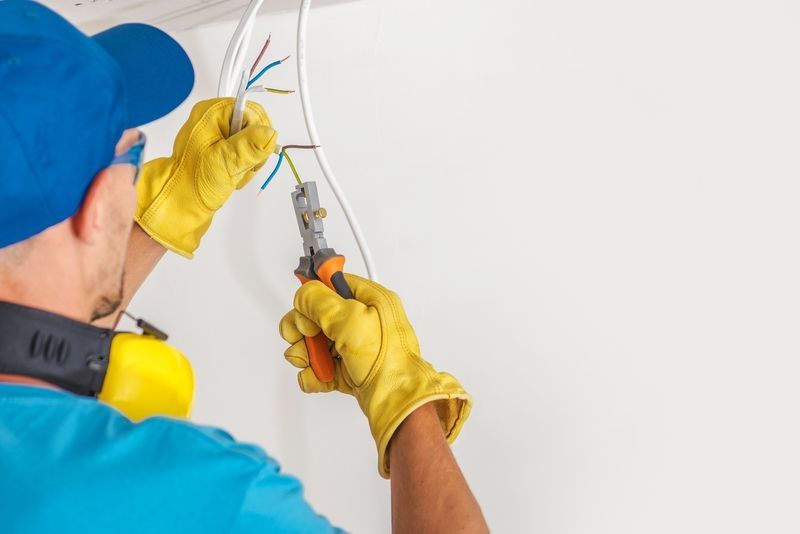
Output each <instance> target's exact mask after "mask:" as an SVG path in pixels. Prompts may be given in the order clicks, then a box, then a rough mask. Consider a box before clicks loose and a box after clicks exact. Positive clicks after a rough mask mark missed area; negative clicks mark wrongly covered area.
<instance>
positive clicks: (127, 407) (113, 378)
mask: <svg viewBox="0 0 800 534" xmlns="http://www.w3.org/2000/svg"><path fill="white" fill-rule="evenodd" d="M97 398H98V399H100V400H101V401H103V402H106V403H108V404H110V405H111V406H113V407H115V408H117V409H118V410H119V411H121V412H122V413H124V414H125V415H127V416H128V417H129V418H130V419H132V420H134V421H141V420H142V419H146V418H147V417H151V416H154V415H166V416H170V417H189V414H190V412H191V409H192V401H193V400H194V372H193V371H192V365H191V364H190V363H189V360H187V359H186V357H185V356H184V355H183V354H181V353H180V352H179V351H178V350H177V349H175V348H174V347H172V346H171V345H169V344H167V343H166V342H165V341H163V340H161V339H158V338H156V337H154V336H152V335H150V334H147V333H145V334H131V333H127V332H121V333H118V334H115V335H114V339H113V340H112V341H111V353H110V355H109V361H108V369H107V370H106V378H105V380H104V381H103V389H101V390H100V394H99V395H97Z"/></svg>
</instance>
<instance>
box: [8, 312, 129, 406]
mask: <svg viewBox="0 0 800 534" xmlns="http://www.w3.org/2000/svg"><path fill="white" fill-rule="evenodd" d="M113 338H114V331H113V330H108V329H105V328H97V327H95V326H92V325H90V324H86V323H82V322H79V321H73V320H72V319H68V318H66V317H62V316H60V315H55V314H53V313H48V312H45V311H42V310H36V309H33V308H27V307H25V306H19V305H17V304H10V303H7V302H0V374H11V375H22V376H28V377H32V378H37V379H39V380H44V381H45V382H49V383H51V384H53V385H55V386H58V387H60V388H63V389H65V390H67V391H71V392H73V393H77V394H79V395H86V396H91V397H95V396H97V394H98V393H100V390H102V388H103V381H104V380H105V377H106V370H107V369H108V359H109V353H110V351H111V341H112V339H113Z"/></svg>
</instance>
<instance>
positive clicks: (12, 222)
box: [0, 0, 194, 248]
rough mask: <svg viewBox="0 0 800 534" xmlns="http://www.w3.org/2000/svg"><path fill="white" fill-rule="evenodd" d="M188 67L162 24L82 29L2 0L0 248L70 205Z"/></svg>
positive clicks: (171, 102)
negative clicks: (85, 31) (92, 32)
mask: <svg viewBox="0 0 800 534" xmlns="http://www.w3.org/2000/svg"><path fill="white" fill-rule="evenodd" d="M193 85H194V69H193V68H192V64H191V61H190V60H189V57H188V56H187V55H186V52H184V50H183V48H181V46H180V45H179V44H178V43H177V42H175V40H173V39H172V38H171V37H169V36H168V35H167V34H165V33H164V32H162V31H161V30H159V29H157V28H154V27H152V26H147V25H145V24H123V25H121V26H116V27H114V28H111V29H109V30H106V31H104V32H102V33H99V34H97V35H94V36H92V37H88V36H87V35H85V34H83V33H82V32H81V31H80V30H78V29H77V28H76V27H74V26H73V25H72V24H70V23H69V22H67V21H66V20H65V19H63V18H62V17H61V16H60V15H58V14H56V13H55V12H53V11H51V10H50V9H48V8H46V7H44V6H42V5H41V4H38V3H36V2H31V1H27V0H0V248H2V247H5V246H8V245H11V244H14V243H17V242H20V241H23V240H25V239H28V238H29V237H32V236H34V235H36V234H38V233H39V232H41V231H43V230H45V229H47V228H49V227H50V226H53V225H55V224H58V223H59V222H61V221H63V220H65V219H67V218H69V217H71V216H72V215H74V214H75V212H77V210H78V208H79V207H80V205H81V202H82V201H83V198H84V195H85V194H86V190H87V189H88V188H89V185H90V184H91V182H92V180H93V179H94V177H95V176H96V175H97V174H98V173H99V172H100V171H101V170H102V169H104V168H106V167H108V166H109V164H110V163H111V160H112V159H113V158H114V150H115V147H116V145H117V142H118V141H119V139H120V137H121V136H122V132H123V131H124V130H126V129H128V128H134V127H137V126H141V125H143V124H146V123H148V122H150V121H153V120H155V119H158V118H159V117H162V116H164V115H166V114H167V113H169V112H170V111H172V110H173V109H175V108H176V107H178V105H180V104H181V102H183V101H184V100H185V99H186V97H187V96H188V95H189V93H190V92H191V90H192V86H193Z"/></svg>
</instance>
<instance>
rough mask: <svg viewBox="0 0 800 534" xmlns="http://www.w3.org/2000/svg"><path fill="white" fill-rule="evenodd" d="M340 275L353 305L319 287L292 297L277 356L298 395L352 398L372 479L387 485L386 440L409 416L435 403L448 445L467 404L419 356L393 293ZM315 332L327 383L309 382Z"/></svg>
mask: <svg viewBox="0 0 800 534" xmlns="http://www.w3.org/2000/svg"><path fill="white" fill-rule="evenodd" d="M345 276H346V278H347V283H348V284H349V285H350V287H351V288H352V290H353V294H354V295H355V299H354V300H346V299H343V298H342V297H340V296H339V295H337V294H336V293H335V292H334V291H331V290H330V289H328V288H327V287H326V286H325V285H324V284H322V282H319V281H314V282H309V283H307V284H304V285H303V286H302V287H301V288H300V289H299V290H298V291H297V294H296V296H295V299H294V309H293V310H292V311H290V312H289V313H287V314H286V315H285V316H284V318H283V320H281V324H280V332H281V336H282V337H283V339H285V340H286V341H287V342H289V343H291V344H292V346H291V347H289V348H288V349H287V350H286V353H285V356H286V359H287V360H288V361H289V363H291V364H292V365H294V366H295V367H299V368H301V369H302V370H301V371H300V372H299V373H298V375H297V379H298V382H299V383H300V388H301V389H302V390H303V391H305V392H306V393H322V392H328V391H334V390H337V391H341V392H342V393H347V394H350V395H353V396H354V397H355V398H356V400H357V401H358V404H359V406H361V410H362V411H363V412H364V414H365V415H366V416H367V419H369V426H370V430H371V431H372V437H373V438H375V444H376V445H377V447H378V472H379V473H380V474H381V476H383V477H384V478H389V455H388V453H387V448H388V446H389V441H390V440H391V439H392V435H393V434H394V432H395V430H396V429H397V427H398V426H400V423H402V422H403V420H404V419H405V418H406V417H407V416H408V415H409V414H410V413H411V412H413V411H414V410H415V409H417V408H418V407H420V406H421V405H423V404H425V403H427V402H435V403H436V411H437V413H438V415H439V420H440V421H441V424H442V431H443V432H444V434H445V436H446V437H447V440H448V442H450V443H452V442H453V441H454V440H455V439H456V437H457V436H458V433H459V431H460V430H461V426H462V425H463V424H464V421H465V420H466V419H467V416H468V415H469V412H470V408H471V407H472V397H470V395H469V394H468V393H467V392H466V391H465V390H464V388H463V387H462V386H461V384H460V383H459V382H458V380H456V379H455V378H454V377H453V376H451V375H449V374H447V373H440V372H437V371H436V370H435V369H434V368H433V367H432V366H431V365H430V364H429V363H428V362H426V361H425V360H423V359H422V358H421V357H420V349H419V342H418V341H417V336H416V335H415V334H414V330H413V329H412V328H411V325H410V324H409V322H408V318H407V317H406V313H405V311H404V310H403V305H402V303H401V302H400V298H399V297H398V296H397V295H396V294H395V293H393V292H391V291H389V290H388V289H386V288H384V287H382V286H380V285H378V284H376V283H375V282H371V281H369V280H365V279H363V278H360V277H358V276H354V275H349V274H348V275H345ZM320 329H321V330H322V331H323V332H324V333H325V335H326V336H328V338H329V339H330V340H331V341H332V342H333V345H334V348H335V351H332V352H333V354H334V356H335V358H336V359H335V365H336V377H335V378H334V380H333V381H332V382H329V383H324V382H320V381H319V380H317V377H316V376H315V375H314V371H313V370H312V369H311V367H309V362H308V352H307V351H306V346H305V342H304V339H303V336H314V335H316V334H317V333H319V331H320Z"/></svg>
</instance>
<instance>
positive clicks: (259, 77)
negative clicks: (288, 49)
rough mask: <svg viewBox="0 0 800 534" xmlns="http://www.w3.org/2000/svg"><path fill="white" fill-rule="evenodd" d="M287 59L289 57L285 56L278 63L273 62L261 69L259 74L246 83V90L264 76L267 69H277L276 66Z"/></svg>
mask: <svg viewBox="0 0 800 534" xmlns="http://www.w3.org/2000/svg"><path fill="white" fill-rule="evenodd" d="M287 59H289V56H286V57H285V58H283V59H279V60H278V61H273V62H272V63H270V64H269V65H267V66H266V67H264V68H263V69H261V72H259V73H258V74H256V75H255V77H253V78H252V79H251V80H250V81H249V82H247V88H248V89H249V88H250V87H251V86H252V85H253V84H254V83H256V82H257V81H258V80H260V79H261V77H262V76H264V75H265V74H266V73H267V71H268V70H269V69H271V68H273V67H277V66H278V65H280V64H281V63H283V62H284V61H286V60H287Z"/></svg>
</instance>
